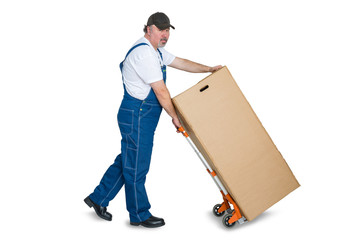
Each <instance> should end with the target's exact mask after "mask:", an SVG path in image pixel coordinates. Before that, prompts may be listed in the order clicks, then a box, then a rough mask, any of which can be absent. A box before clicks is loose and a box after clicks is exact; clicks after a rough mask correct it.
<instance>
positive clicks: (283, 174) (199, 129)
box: [172, 67, 299, 221]
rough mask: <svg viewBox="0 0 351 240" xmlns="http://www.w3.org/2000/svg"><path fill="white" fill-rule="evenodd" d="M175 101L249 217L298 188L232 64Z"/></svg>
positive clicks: (202, 149)
mask: <svg viewBox="0 0 351 240" xmlns="http://www.w3.org/2000/svg"><path fill="white" fill-rule="evenodd" d="M172 101H173V103H174V106H175V108H176V110H177V113H178V115H179V117H180V119H181V122H182V125H183V127H184V128H185V130H186V131H187V132H188V134H189V136H190V138H191V139H192V140H193V142H194V143H195V145H196V146H197V148H198V149H199V151H200V152H201V153H202V154H203V156H204V157H205V159H206V160H207V161H208V163H209V164H210V166H211V167H212V168H213V170H214V171H215V172H216V173H217V175H218V177H219V178H220V180H221V181H222V183H223V184H224V186H225V188H226V189H227V191H228V192H229V193H230V195H231V196H232V198H233V199H234V201H235V202H236V203H237V205H238V206H239V208H240V210H241V212H242V214H243V215H244V216H245V217H246V219H247V220H249V221H251V220H253V219H254V218H256V217H257V216H258V215H259V214H261V213H262V212H263V211H265V210H266V209H268V208H269V207H271V206H272V205H273V204H275V203H276V202H278V201H279V200H281V199H282V198H283V197H285V196H286V195H287V194H289V193H290V192H292V191H293V190H294V189H296V188H297V187H299V183H298V182H297V180H296V178H295V177H294V175H293V173H292V172H291V170H290V168H289V166H288V165H287V163H286V162H285V160H284V158H283V157H282V155H281V153H280V152H279V151H278V149H277V148H276V146H275V145H274V143H273V141H272V139H271V138H270V137H269V135H268V133H267V132H266V130H265V129H264V127H263V126H262V124H261V122H260V120H259V119H258V118H257V116H256V114H255V113H254V111H253V110H252V108H251V106H250V104H249V103H248V102H247V100H246V98H245V96H244V95H243V93H242V92H241V90H240V89H239V87H238V85H237V84H236V82H235V81H234V79H233V77H232V76H231V74H230V72H229V70H228V68H227V67H224V68H222V69H220V70H219V71H217V72H215V73H213V74H211V75H209V76H208V77H206V78H205V79H204V80H202V81H200V82H199V83H198V84H196V85H195V86H193V87H191V88H190V89H188V90H186V91H185V92H183V93H181V94H179V95H178V96H176V97H174V98H173V99H172Z"/></svg>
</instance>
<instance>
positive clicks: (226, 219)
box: [222, 214, 236, 228]
mask: <svg viewBox="0 0 351 240" xmlns="http://www.w3.org/2000/svg"><path fill="white" fill-rule="evenodd" d="M232 216H233V215H232V214H227V215H225V216H224V217H223V221H222V222H223V225H224V226H226V227H228V228H230V227H233V226H234V225H235V223H236V222H233V223H232V224H230V223H229V219H230V218H231V217H232Z"/></svg>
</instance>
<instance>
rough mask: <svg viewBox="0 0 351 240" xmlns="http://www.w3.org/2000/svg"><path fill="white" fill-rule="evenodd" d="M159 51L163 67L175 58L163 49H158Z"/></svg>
mask: <svg viewBox="0 0 351 240" xmlns="http://www.w3.org/2000/svg"><path fill="white" fill-rule="evenodd" d="M160 51H161V53H162V57H163V63H164V64H165V65H167V66H168V65H169V64H171V63H172V62H173V60H174V59H175V56H174V55H173V54H171V53H169V52H167V51H166V50H165V49H164V48H160Z"/></svg>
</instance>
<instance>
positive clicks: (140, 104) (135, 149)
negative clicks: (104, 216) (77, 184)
mask: <svg viewBox="0 0 351 240" xmlns="http://www.w3.org/2000/svg"><path fill="white" fill-rule="evenodd" d="M141 45H148V44H146V43H140V44H138V45H135V46H134V47H132V48H131V49H130V50H129V51H128V53H127V55H126V57H125V59H126V58H127V57H128V55H129V53H130V52H131V51H133V50H134V49H135V48H136V47H139V46H141ZM157 50H158V49H157ZM158 52H159V53H160V56H161V59H163V58H162V54H161V52H160V51H159V50H158ZM125 59H124V60H125ZM124 60H123V61H122V62H121V64H120V69H121V71H122V69H123V63H124ZM161 71H162V73H163V80H164V81H165V82H166V66H165V65H163V66H162V67H161ZM122 74H123V73H122ZM122 78H123V76H122ZM123 87H124V97H123V100H122V103H121V106H120V108H119V111H118V114H117V120H118V125H119V129H120V132H121V135H122V141H121V154H119V155H118V156H117V157H116V159H115V161H114V163H113V164H112V165H111V166H110V167H109V168H108V169H107V171H106V173H105V174H104V176H103V177H102V179H101V182H100V184H99V185H98V186H97V187H96V188H95V190H94V192H93V193H92V194H91V195H90V199H91V200H92V201H93V202H94V203H96V204H98V205H100V206H102V207H107V206H108V204H109V201H111V200H112V199H113V198H114V197H115V196H116V195H117V193H118V192H119V190H120V189H121V188H122V186H123V185H124V186H125V194H126V202H127V210H128V212H129V217H130V221H131V222H135V223H137V222H143V221H145V220H147V219H148V218H149V217H150V216H151V214H150V212H149V209H150V207H151V205H150V203H149V201H148V197H147V194H146V189H145V180H146V174H147V173H148V171H149V166H150V160H151V153H152V146H153V139H154V133H155V129H156V126H157V123H158V121H159V118H160V114H161V111H162V107H161V105H160V103H159V102H158V100H157V98H156V95H155V93H154V91H153V90H152V88H151V89H150V92H149V94H148V96H147V97H146V98H145V99H144V100H139V99H136V98H134V97H132V96H130V95H129V94H128V92H127V91H126V88H125V85H124V83H123Z"/></svg>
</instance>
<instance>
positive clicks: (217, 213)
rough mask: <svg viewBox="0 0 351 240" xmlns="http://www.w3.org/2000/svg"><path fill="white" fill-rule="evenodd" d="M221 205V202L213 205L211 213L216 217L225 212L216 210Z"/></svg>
mask: <svg viewBox="0 0 351 240" xmlns="http://www.w3.org/2000/svg"><path fill="white" fill-rule="evenodd" d="M221 206H222V204H216V205H215V206H214V207H213V214H214V215H215V216H216V217H220V216H223V214H224V213H225V211H223V212H221V213H220V212H218V209H219V208H220V207H221Z"/></svg>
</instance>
